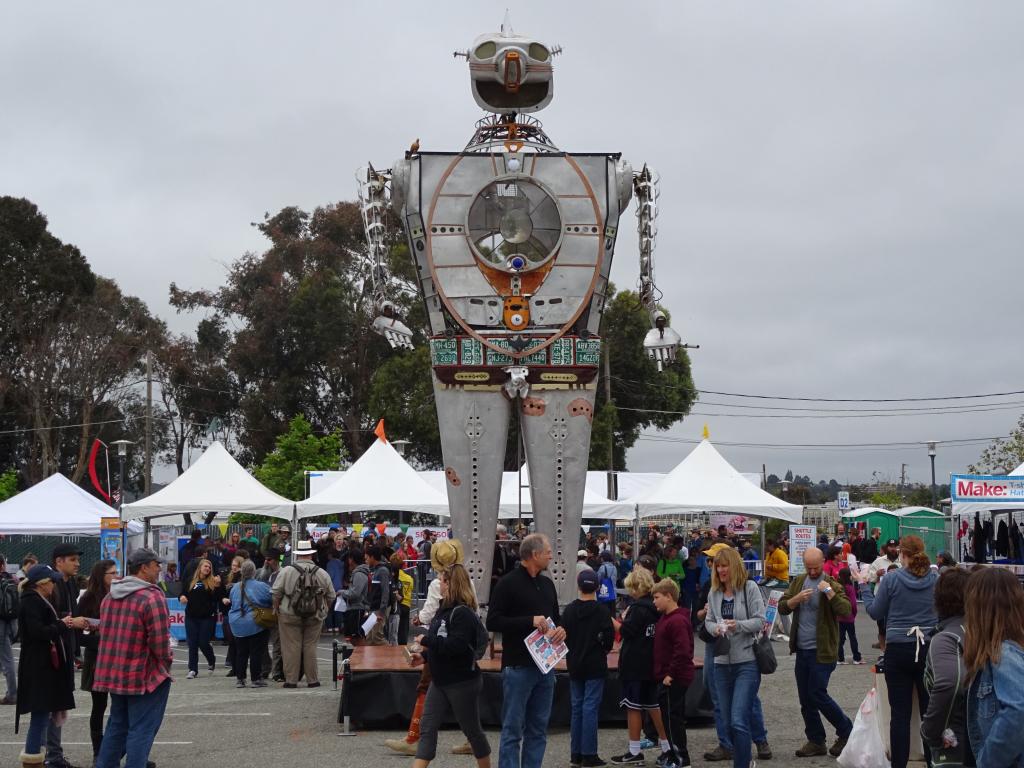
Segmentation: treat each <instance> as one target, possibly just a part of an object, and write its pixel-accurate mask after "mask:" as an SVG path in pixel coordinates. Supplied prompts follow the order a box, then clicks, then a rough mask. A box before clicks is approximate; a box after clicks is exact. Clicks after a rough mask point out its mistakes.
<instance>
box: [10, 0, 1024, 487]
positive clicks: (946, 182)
mask: <svg viewBox="0 0 1024 768" xmlns="http://www.w3.org/2000/svg"><path fill="white" fill-rule="evenodd" d="M505 5H506V3H495V2H482V1H481V0H476V1H475V2H471V3H470V2H459V3H456V2H445V3H416V4H412V3H402V2H390V3H360V4H358V5H355V4H348V3H329V2H320V3H312V2H291V3H269V2H244V3H243V2H221V3H194V2H193V3H187V2H186V3H174V4H163V5H160V6H159V7H158V6H157V5H155V4H148V3H128V2H118V3H102V2H101V3H89V4H81V3H77V4H61V5H60V6H54V5H52V4H45V3H31V4H30V3H18V4H14V3H5V4H3V6H2V8H0V193H2V194H11V195H18V196H24V197H27V198H29V199H31V200H32V201H33V202H35V203H37V204H38V205H39V206H40V208H41V209H42V210H43V212H44V213H45V214H46V215H47V216H48V217H49V220H50V226H51V229H52V231H53V232H54V233H55V234H56V235H57V236H58V237H60V238H61V239H63V240H65V241H68V242H72V243H75V244H76V245H78V246H79V247H80V248H81V249H82V250H83V252H84V253H85V254H86V256H87V257H88V259H89V261H90V262H91V263H92V264H93V266H94V268H95V269H96V270H97V271H99V272H100V273H103V274H106V275H110V276H113V277H116V278H117V279H118V280H119V281H120V283H121V285H122V287H123V288H124V289H125V290H126V291H128V292H131V293H134V294H136V295H138V296H141V297H142V298H143V299H145V300H146V301H147V302H148V303H149V305H150V307H151V308H152V310H153V311H154V312H157V313H158V314H161V315H163V316H165V317H168V319H169V320H170V322H171V325H172V327H175V328H178V329H186V328H189V327H191V325H192V324H193V323H194V321H195V318H187V319H185V318H174V317H173V316H172V315H171V312H170V309H169V307H168V305H167V287H168V284H169V283H170V282H171V281H177V282H178V283H179V284H180V285H182V286H186V287H191V288H198V287H203V286H205V287H213V286H216V285H218V284H220V282H221V281H222V279H223V277H224V275H225V265H226V264H227V263H229V262H230V261H232V260H233V259H235V258H236V257H238V256H239V255H241V254H242V253H243V252H244V251H246V250H253V249H260V248H262V247H263V246H264V243H263V242H261V240H260V238H259V237H258V233H256V232H255V230H253V228H252V227H250V225H249V223H250V222H252V221H258V220H259V219H261V217H262V215H263V213H264V212H265V211H270V212H274V211H277V210H279V209H280V208H281V207H283V206H285V205H298V206H300V207H303V208H306V209H312V208H313V207H315V206H317V205H321V204H325V203H329V202H331V201H335V200H341V199H352V198H354V196H355V183H354V179H353V172H354V170H355V168H356V167H357V166H359V165H360V164H363V163H365V162H366V161H367V160H373V161H374V162H375V163H376V164H377V165H378V166H387V164H389V163H390V162H391V161H392V160H393V159H394V158H396V157H398V156H400V155H401V153H402V152H403V151H404V150H405V149H406V148H407V147H408V146H409V144H410V143H411V142H412V140H413V139H414V138H417V137H419V138H420V139H421V143H422V146H423V148H424V149H426V150H457V149H460V148H461V147H462V146H463V145H464V144H465V142H466V140H467V139H468V138H469V136H470V134H471V132H472V126H473V122H474V121H475V120H476V119H477V118H478V117H480V112H479V110H478V109H477V107H476V106H475V104H474V102H473V100H472V97H471V95H470V92H469V88H468V82H467V81H468V74H467V69H466V64H465V62H464V61H462V60H461V59H460V60H454V59H453V58H452V56H451V52H452V51H453V50H455V49H457V48H458V49H465V48H467V47H468V46H469V45H470V43H471V42H472V40H473V38H474V37H475V36H476V35H477V34H479V33H482V32H485V31H489V30H496V29H497V28H498V26H499V25H500V22H501V19H502V16H503V14H504V9H505ZM513 24H514V27H515V29H516V31H517V32H520V33H525V34H531V35H534V36H536V37H538V38H539V39H541V40H543V41H545V42H549V43H553V44H554V43H557V44H560V45H562V46H564V48H565V53H564V55H563V56H561V57H559V58H557V59H556V60H555V99H554V101H553V103H552V104H551V106H550V107H548V108H547V109H546V110H545V111H543V112H542V113H540V115H539V117H540V118H541V119H542V120H543V121H544V124H545V128H546V129H547V131H548V133H549V135H550V136H551V137H552V139H553V140H554V141H555V142H556V143H557V144H558V145H559V146H560V147H561V148H562V149H564V150H567V151H574V150H575V151H606V150H607V151H621V152H622V153H623V154H624V155H625V156H626V158H628V159H629V160H631V161H632V162H633V164H634V166H636V167H639V166H640V165H641V164H642V163H643V162H644V161H647V162H649V163H650V164H651V165H652V166H654V167H656V168H657V169H658V170H659V171H660V173H661V178H662V189H661V191H662V198H661V203H662V205H661V218H660V240H659V243H658V250H657V254H656V255H657V262H656V266H657V277H658V281H659V286H660V288H661V289H662V290H663V291H664V293H665V299H664V303H665V304H666V306H667V307H668V308H669V309H670V310H671V311H672V312H673V321H674V325H675V327H677V329H678V330H679V331H680V332H681V333H682V334H683V337H684V338H685V339H687V340H690V341H691V342H694V343H699V344H701V349H700V350H699V351H696V352H694V353H693V367H694V380H695V382H696V384H697V386H698V387H699V388H700V389H702V390H717V391H721V392H733V393H748V394H769V395H786V396H804V397H833V398H835V397H841V398H897V397H928V396H938V395H954V394H955V395H967V394H978V393H988V392H1003V391H1011V390H1021V389H1024V375H1022V374H1024V361H1022V359H1021V355H1020V354H1019V349H1020V344H1019V342H1017V340H1016V337H1017V336H1018V334H1019V329H1020V326H1021V323H1020V320H1021V315H1022V310H1021V302H1020V299H1019V295H1020V286H1021V278H1022V276H1024V259H1022V258H1021V256H1022V254H1021V244H1022V242H1024V181H1022V179H1024V149H1022V144H1021V136H1024V101H1022V99H1021V98H1020V94H1021V93H1022V92H1024V46H1021V44H1020V30H1021V29H1022V28H1024V5H1021V4H1019V3H1014V2H986V3H962V2H935V1H934V0H929V1H928V2H895V3H894V2H891V0H890V1H886V2H861V3H846V2H820V1H817V0H815V2H772V3H748V4H739V3H719V2H713V3H712V2H708V3H701V4H693V3H677V2H672V3H669V2H665V3H610V2H588V3H586V4H583V3H572V4H570V3H559V4H555V3H544V2H521V3H516V4H515V6H514V8H513ZM622 223H623V230H624V235H623V236H622V237H620V240H619V243H620V245H619V248H618V253H617V257H616V262H615V268H614V270H613V278H614V279H615V281H616V282H617V283H618V285H619V286H620V287H632V286H633V284H634V283H635V279H636V245H635V242H634V239H633V237H632V236H631V234H630V233H631V232H632V230H633V226H634V221H633V220H632V217H631V216H630V217H629V218H625V217H624V219H623V222H622ZM1014 350H1017V352H1014ZM702 398H703V402H702V403H701V404H699V405H698V407H697V408H696V409H695V413H696V414H699V415H694V416H692V417H691V418H689V419H687V421H686V422H685V423H684V424H682V425H680V426H678V427H676V428H674V429H672V430H671V431H670V432H668V433H666V434H665V435H662V437H670V438H678V439H682V440H696V439H699V437H700V433H701V429H702V426H703V425H704V424H705V423H707V424H708V425H709V427H710V430H711V436H712V439H713V440H715V441H717V442H718V443H719V445H720V448H721V450H722V452H723V453H724V454H725V456H726V457H727V458H729V459H730V460H731V461H732V462H733V463H734V464H735V465H736V466H737V467H738V468H739V469H741V470H746V471H752V470H757V469H760V466H761V464H762V462H763V463H766V464H767V465H768V471H769V472H776V473H778V474H780V475H781V474H783V473H784V472H785V470H786V469H787V468H791V469H793V470H794V471H795V472H798V473H800V474H810V475H811V476H812V477H813V478H814V479H818V478H824V479H828V478H832V477H834V478H836V479H837V480H839V481H840V482H844V481H846V480H850V481H858V480H865V479H869V478H870V477H871V476H872V473H873V472H878V473H879V475H880V476H881V477H884V478H889V479H894V478H897V477H898V476H899V473H900V465H901V464H902V463H906V464H908V475H909V478H910V479H911V480H913V481H927V479H928V474H929V470H928V460H927V456H926V453H925V448H924V447H923V446H919V447H900V448H897V449H886V450H880V449H866V450H865V449H850V448H844V449H838V450H835V449H829V450H824V449H813V450H797V449H792V448H790V449H780V448H769V447H753V448H744V447H736V446H729V445H727V444H728V443H744V444H771V445H787V446H792V445H795V444H801V445H804V444H820V443H827V444H843V445H849V444H865V443H872V444H877V443H890V442H913V441H924V440H927V439H939V440H951V439H954V438H968V437H984V436H990V435H1001V434H1006V433H1007V432H1009V430H1010V428H1011V427H1012V425H1013V424H1014V423H1015V422H1016V420H1017V418H1018V417H1019V415H1020V414H1021V412H1022V411H1024V406H1022V405H1020V404H1021V403H1022V401H1024V396H1019V395H1018V396H1017V397H1008V398H1002V399H1001V400H1000V402H1001V403H1005V404H1007V407H1004V408H1002V409H1000V410H992V411H987V412H974V413H961V414H956V415H936V414H934V413H926V414H925V415H917V416H913V417H894V416H891V415H889V416H886V417H885V418H856V419H834V418H827V419H823V418H799V419H794V418H752V416H753V415H754V414H761V415H784V414H787V413H788V415H804V416H818V415H820V414H816V413H811V412H779V411H769V410H765V411H751V410H744V409H737V408H734V407H726V406H721V405H716V404H717V403H725V402H729V403H742V404H746V405H750V404H761V405H770V406H772V407H775V408H777V407H780V406H783V405H786V403H783V402H778V401H751V400H743V399H736V398H726V397H722V396H716V395H710V394H705V395H702ZM967 402H971V401H967ZM949 404H950V403H940V404H939V405H949ZM789 405H791V406H798V407H816V405H815V404H813V403H789ZM907 405H916V406H917V407H923V406H927V405H929V403H917V404H907ZM848 407H861V406H857V405H850V406H848ZM723 413H730V414H733V415H732V416H719V415H705V414H723ZM736 414H745V415H744V416H742V417H738V416H737V415H736ZM981 447H982V446H980V445H969V446H961V447H951V446H946V447H942V448H940V451H939V458H938V462H937V469H938V474H939V476H940V478H941V477H942V476H948V474H949V473H950V472H951V471H952V472H955V471H962V470H963V467H964V465H966V464H967V463H968V462H970V461H972V460H974V459H975V458H976V457H977V455H978V453H979V452H980V450H981ZM688 449H689V445H687V444H686V443H683V442H663V441H658V440H643V441H642V442H641V443H640V444H639V445H638V446H637V447H636V448H635V449H634V450H633V451H632V452H631V454H630V457H629V461H630V468H631V469H634V470H648V471H656V470H663V469H667V468H669V467H671V466H672V465H674V464H675V463H676V462H677V461H679V459H681V458H682V456H684V455H685V453H686V452H687V451H688Z"/></svg>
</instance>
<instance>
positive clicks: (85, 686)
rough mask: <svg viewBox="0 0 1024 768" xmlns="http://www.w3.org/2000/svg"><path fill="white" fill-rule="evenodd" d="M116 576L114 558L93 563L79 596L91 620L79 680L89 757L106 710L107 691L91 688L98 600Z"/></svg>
mask: <svg viewBox="0 0 1024 768" xmlns="http://www.w3.org/2000/svg"><path fill="white" fill-rule="evenodd" d="M115 576H117V563H115V562H114V561H113V560H100V561H99V562H98V563H96V565H94V566H93V567H92V571H90V573H89V583H88V585H87V586H86V588H85V594H83V595H82V597H81V598H79V600H78V612H79V614H80V615H82V616H84V617H85V618H87V619H93V621H94V622H95V623H93V622H90V624H91V625H92V626H90V628H89V629H87V630H84V631H83V632H82V643H81V644H82V648H83V649H84V654H83V655H84V661H83V662H82V683H81V688H82V690H83V691H89V693H90V694H91V695H92V711H91V712H90V714H89V737H90V738H91V739H92V759H93V762H95V761H96V756H97V755H98V754H99V753H100V744H101V743H102V741H103V716H104V715H105V714H106V712H107V700H108V698H109V696H108V694H107V693H106V692H105V691H104V692H99V691H94V690H93V689H92V679H93V673H94V672H95V671H96V655H97V653H98V651H99V647H100V627H99V619H100V604H101V603H102V602H103V598H104V597H106V596H107V595H108V594H109V592H110V585H111V583H113V581H114V577H115Z"/></svg>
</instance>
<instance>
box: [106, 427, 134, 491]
mask: <svg viewBox="0 0 1024 768" xmlns="http://www.w3.org/2000/svg"><path fill="white" fill-rule="evenodd" d="M111 445H116V446H117V465H118V470H117V471H118V476H117V493H118V496H119V499H118V501H119V505H120V506H123V505H124V474H125V462H126V461H127V459H128V446H129V445H134V443H133V442H132V441H131V440H115V441H114V442H112V443H111Z"/></svg>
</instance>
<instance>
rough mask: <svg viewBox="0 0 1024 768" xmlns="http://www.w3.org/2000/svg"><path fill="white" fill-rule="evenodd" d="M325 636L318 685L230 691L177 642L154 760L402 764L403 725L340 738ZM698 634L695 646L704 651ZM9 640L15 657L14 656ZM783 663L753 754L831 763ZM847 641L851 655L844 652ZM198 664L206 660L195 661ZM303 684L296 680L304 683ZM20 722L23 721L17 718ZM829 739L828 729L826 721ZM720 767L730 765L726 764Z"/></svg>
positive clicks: (849, 699) (560, 742)
mask: <svg viewBox="0 0 1024 768" xmlns="http://www.w3.org/2000/svg"><path fill="white" fill-rule="evenodd" d="M875 634H876V630H875V623H874V622H873V621H871V619H870V617H868V616H867V615H866V613H864V612H863V611H861V612H860V614H859V615H858V617H857V635H858V638H859V640H860V647H861V652H862V654H863V655H864V658H865V660H866V661H868V664H865V665H864V666H852V665H850V666H840V667H837V669H836V671H835V673H834V674H833V675H832V680H831V684H830V692H831V694H832V696H833V698H835V699H836V701H838V702H839V704H840V706H842V708H843V709H844V711H845V712H846V713H847V715H848V716H849V717H850V718H851V719H853V718H854V717H855V714H856V712H857V708H858V707H859V705H860V703H861V701H862V700H863V698H864V695H865V694H866V693H867V691H868V690H869V689H870V688H871V686H872V680H873V673H872V671H871V662H873V661H874V660H875V658H877V655H878V651H877V650H872V649H871V643H872V642H874V641H875V639H876V637H875ZM332 640H333V638H332V637H331V636H329V635H324V636H323V638H322V639H321V641H320V652H319V654H318V659H319V662H320V679H321V681H322V685H321V687H320V688H318V689H305V688H303V687H300V688H298V689H295V690H291V689H289V690H285V689H283V688H281V686H280V684H275V683H272V684H271V685H270V687H268V688H264V689H254V688H246V689H244V690H243V689H236V688H235V680H234V678H228V677H226V676H225V671H224V669H223V668H220V667H218V669H217V671H216V672H215V673H213V674H212V675H211V674H210V673H209V672H207V671H206V669H205V666H203V668H202V669H203V671H202V672H201V674H200V677H198V678H196V679H194V680H187V679H185V674H186V671H187V668H186V654H187V649H186V647H185V644H184V643H181V644H180V645H179V646H178V647H177V648H176V649H175V661H174V667H173V669H174V678H175V682H174V683H173V685H172V688H171V694H170V700H169V702H168V706H167V713H166V716H165V718H164V722H163V726H162V727H161V729H160V732H159V734H158V735H157V739H156V743H155V745H154V747H153V751H152V753H151V755H150V757H151V759H152V760H154V761H155V762H156V763H157V765H158V766H159V768H199V767H200V766H202V767H204V768H205V767H206V766H211V765H219V766H232V768H243V767H247V766H260V765H266V766H275V767H276V766H290V765H302V766H303V767H304V768H309V767H317V768H318V767H319V766H325V767H326V766H332V768H347V767H348V766H352V767H353V768H355V767H356V766H358V767H359V768H366V767H367V766H378V765H380V766H385V768H387V767H388V766H405V765H408V764H409V763H410V761H411V758H409V757H405V756H401V755H397V754H394V753H392V752H390V751H389V750H388V749H387V748H386V747H384V745H383V742H384V740H385V739H387V738H401V737H402V736H404V732H402V733H399V732H393V731H360V732H358V733H357V735H356V736H353V737H341V736H338V733H339V731H340V730H341V728H340V726H339V725H338V724H337V723H336V722H335V718H336V714H337V709H338V696H339V693H337V692H335V691H334V690H333V686H332V685H331V682H330V679H331V642H332ZM701 645H702V644H701V643H700V641H699V640H698V641H697V653H698V654H702V653H703V649H702V647H701ZM17 650H18V649H17V648H15V655H17ZM214 650H215V651H216V653H217V658H218V663H220V662H222V660H223V659H224V656H225V653H226V648H225V647H224V646H219V645H215V646H214ZM775 650H776V655H777V656H778V659H779V668H778V670H777V671H776V673H775V674H773V675H766V676H764V677H763V678H762V681H761V691H760V695H761V701H762V703H763V706H764V713H765V719H766V722H767V726H768V738H769V742H770V744H771V747H772V750H773V752H774V759H773V760H771V761H759V763H758V765H760V766H771V765H775V766H780V768H781V766H790V765H799V766H806V768H820V767H821V766H834V765H835V764H836V763H835V759H834V758H831V757H827V758H803V759H798V758H796V757H795V756H794V751H795V750H796V749H797V748H799V747H800V746H801V745H802V744H803V743H804V740H805V739H804V734H803V721H802V719H801V717H800V707H799V704H798V702H797V695H796V682H795V680H794V678H793V658H792V657H790V656H789V655H788V649H787V648H786V647H785V644H783V643H776V644H775ZM849 658H850V656H849V649H847V660H849ZM201 663H202V662H201ZM301 685H302V684H300V686H301ZM76 701H77V702H78V709H76V710H74V711H73V712H72V713H71V716H70V718H69V722H68V724H67V725H66V726H65V728H64V737H63V738H64V746H65V754H66V755H67V758H68V759H69V760H70V761H71V762H72V763H73V764H75V765H77V766H90V765H92V749H91V746H90V742H89V711H90V708H91V700H90V697H89V694H88V693H85V692H82V691H78V692H77V693H76ZM3 715H6V717H4V719H5V721H6V724H7V725H6V727H5V728H3V729H0V766H13V765H16V764H17V755H18V753H19V751H20V747H21V745H23V743H24V730H22V733H21V736H20V737H19V736H16V735H15V734H14V708H13V707H3V708H2V709H0V716H3ZM23 728H24V725H23ZM826 729H827V730H828V734H829V743H830V744H831V741H832V740H833V739H834V732H833V731H832V729H831V727H830V726H828V725H827V724H826ZM688 733H689V743H690V755H691V757H692V758H693V765H694V766H705V765H717V766H721V765H723V763H707V762H705V761H704V760H703V757H702V755H703V753H704V751H706V750H709V749H712V748H713V747H714V746H715V744H716V743H717V740H716V737H715V731H714V726H713V724H712V723H710V722H706V723H691V724H690V725H689V728H688ZM488 737H489V738H490V742H491V748H492V750H493V752H492V761H493V764H494V765H495V766H496V765H497V751H498V740H499V732H498V731H497V730H491V731H488ZM463 741H464V738H463V736H462V733H461V732H460V731H458V730H446V731H443V732H442V733H441V735H440V738H439V740H438V756H437V759H436V760H435V762H434V765H439V766H460V767H462V768H470V766H474V765H475V761H474V760H473V758H472V756H460V755H452V754H450V750H451V748H452V747H453V746H455V745H456V744H461V743H462V742H463ZM626 746H627V737H626V732H625V728H624V727H623V728H602V729H601V731H600V734H599V747H600V754H601V756H602V757H603V758H604V759H605V760H607V759H608V758H609V757H610V756H612V755H613V754H621V753H622V752H624V751H625V749H626ZM656 756H657V750H650V751H648V752H647V764H648V765H650V766H653V765H654V758H655V757H656ZM568 763H569V732H568V730H567V729H553V730H552V731H551V732H550V735H549V740H548V746H547V752H546V754H545V758H544V765H545V766H568ZM724 765H731V764H730V763H726V764H724Z"/></svg>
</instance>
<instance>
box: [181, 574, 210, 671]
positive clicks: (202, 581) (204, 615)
mask: <svg viewBox="0 0 1024 768" xmlns="http://www.w3.org/2000/svg"><path fill="white" fill-rule="evenodd" d="M219 597H220V591H219V590H218V589H217V583H216V577H215V576H214V573H213V563H211V562H210V561H209V560H207V559H206V558H203V559H202V560H200V561H199V565H197V566H196V567H195V570H194V571H193V572H192V581H191V583H190V584H189V585H188V586H187V587H186V588H185V590H184V591H183V592H182V595H181V597H179V598H178V600H179V601H180V602H181V603H183V604H184V605H185V637H186V639H187V640H188V675H187V679H189V680H192V679H193V678H195V677H198V676H199V651H202V652H203V656H205V657H206V663H207V665H208V666H209V669H210V674H213V670H214V668H215V667H216V664H217V657H216V656H215V655H214V653H213V646H212V645H211V644H210V640H212V639H213V633H214V630H215V629H216V628H217V611H218V609H219V608H220V605H219V602H218V598H219Z"/></svg>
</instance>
